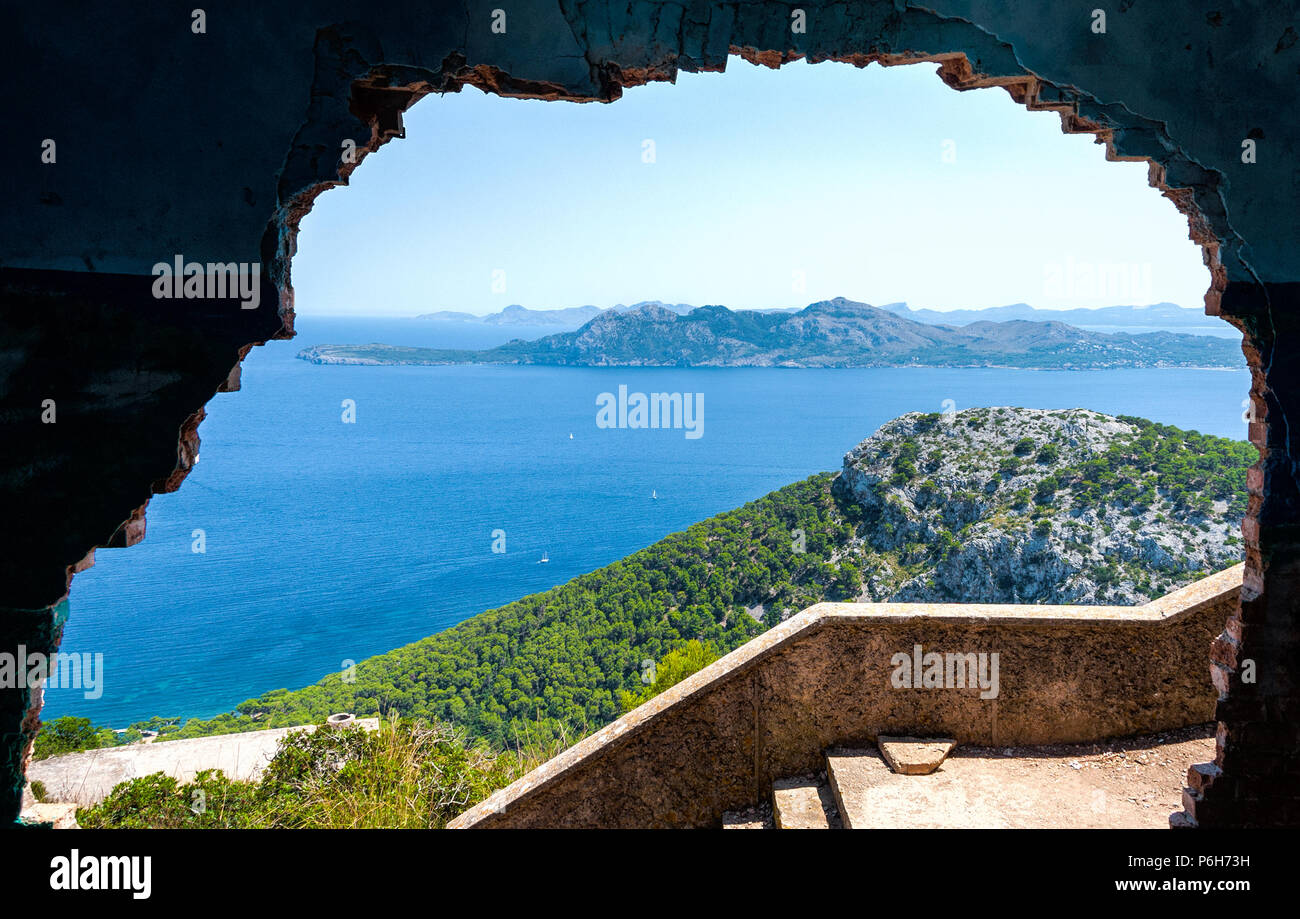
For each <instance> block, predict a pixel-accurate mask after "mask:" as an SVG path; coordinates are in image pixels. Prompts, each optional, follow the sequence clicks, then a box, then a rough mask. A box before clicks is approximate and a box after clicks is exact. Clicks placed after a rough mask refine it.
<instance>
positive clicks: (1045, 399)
mask: <svg viewBox="0 0 1300 919" xmlns="http://www.w3.org/2000/svg"><path fill="white" fill-rule="evenodd" d="M298 329H299V335H298V337H297V338H296V339H294V340H293V341H289V342H272V343H270V344H268V345H267V346H265V347H262V348H255V349H253V352H252V353H251V354H250V355H249V357H248V359H247V360H246V361H245V362H244V371H243V388H242V390H241V391H239V392H237V393H229V394H223V395H218V396H216V397H215V398H214V399H213V400H212V401H211V402H210V403H209V405H208V415H207V419H206V420H205V421H204V422H203V425H202V427H201V428H200V430H199V434H200V436H201V438H202V448H201V453H200V462H199V464H198V466H196V467H195V469H194V470H193V472H191V474H190V476H189V478H187V479H186V480H185V483H184V485H183V486H182V487H181V489H180V490H179V491H178V492H176V493H175V494H170V495H159V496H157V497H155V498H154V499H153V500H152V501H151V502H150V504H149V508H148V531H147V537H146V539H145V541H144V542H143V543H141V544H140V545H137V546H134V547H132V548H130V549H114V550H108V549H101V550H99V552H98V553H97V555H96V564H95V567H94V568H92V569H90V570H89V571H86V572H84V573H82V574H79V575H77V577H76V579H75V581H74V582H73V585H72V593H71V596H70V606H71V612H70V617H69V620H68V625H67V629H66V631H65V635H64V643H63V650H64V651H69V652H85V653H90V654H95V653H101V654H103V661H104V683H103V695H102V697H100V698H98V699H87V698H84V697H83V693H82V691H80V690H74V689H51V690H50V691H49V692H48V693H47V694H46V708H45V716H44V717H45V718H46V719H47V720H48V719H50V718H54V717H57V716H59V715H64V714H77V715H84V716H87V717H90V718H91V719H92V720H93V721H94V722H95V723H97V724H108V725H111V726H114V727H121V726H125V725H126V724H128V723H130V722H132V721H136V720H140V719H144V718H147V717H150V716H152V715H166V716H177V715H179V716H186V717H190V716H200V717H207V716H211V715H214V714H217V713H219V712H223V711H229V710H231V709H232V708H233V707H234V706H235V705H237V704H238V703H240V702H242V701H244V700H245V699H248V698H250V697H253V696H256V695H259V694H261V693H262V692H265V691H267V690H270V689H276V688H279V687H289V688H296V687H300V686H304V685H307V684H310V683H313V682H315V681H316V680H318V679H319V678H320V677H321V676H323V675H324V674H325V673H327V672H330V671H336V670H338V669H339V668H340V667H341V666H342V665H343V662H344V661H345V660H356V661H359V660H361V659H362V658H365V657H368V656H370V655H374V654H379V653H381V652H384V651H387V650H390V649H392V648H395V647H398V646H400V645H403V644H406V643H408V642H411V641H415V640H416V639H419V638H422V637H424V636H426V635H429V634H432V633H434V632H438V631H440V630H442V629H445V628H447V627H449V626H452V625H454V624H456V623H458V622H460V621H462V620H464V619H465V618H467V617H469V616H473V615H475V614H476V613H479V612H482V611H483V610H486V609H491V608H493V607H496V606H500V605H502V604H505V603H508V602H510V601H511V600H515V599H517V598H519V597H521V596H524V595H526V594H529V593H532V592H535V591H538V590H543V589H546V588H549V587H551V586H553V585H556V584H560V583H563V582H564V581H567V580H568V579H570V578H572V577H574V576H575V575H578V574H582V573H584V572H588V571H591V570H593V569H595V568H599V567H600V566H602V565H605V564H608V563H610V562H612V561H615V560H617V559H619V558H622V557H623V556H625V555H627V554H628V553H630V552H633V551H635V550H637V549H640V548H643V547H645V546H647V545H650V544H651V543H653V542H655V541H656V540H658V539H660V538H661V537H663V536H664V535H666V534H668V533H671V532H673V531H675V530H680V529H682V528H684V527H686V526H688V525H689V524H691V523H694V522H696V521H698V520H702V519H704V518H705V517H708V516H710V515H712V514H716V513H718V512H720V511H724V510H727V509H729V508H733V507H736V506H738V505H740V504H743V503H745V502H746V501H750V500H752V499H754V498H757V497H759V496H761V495H763V494H766V493H767V492H769V491H772V490H773V489H776V488H779V487H781V486H783V485H786V484H788V483H790V482H793V481H796V480H798V479H801V478H804V477H806V476H808V475H811V474H813V473H815V472H820V471H823V470H833V469H838V468H839V466H840V462H841V458H842V457H843V455H844V453H845V452H846V451H847V450H849V449H850V448H851V447H853V446H854V445H855V444H857V443H858V442H859V441H861V440H862V439H864V438H865V437H867V436H868V435H870V434H871V433H872V432H873V431H874V430H875V429H876V428H877V427H878V426H879V425H880V424H881V423H883V422H885V421H887V420H889V419H890V418H893V417H895V416H897V415H899V414H901V413H903V412H908V411H942V410H944V408H945V407H955V408H956V409H964V408H970V407H975V406H988V405H1018V406H1028V407H1035V408H1073V407H1087V408H1092V409H1096V410H1098V411H1102V412H1108V413H1113V414H1132V415H1141V416H1144V417H1147V418H1151V419H1154V420H1156V421H1161V422H1165V423H1168V424H1174V425H1178V426H1180V427H1184V428H1193V429H1197V430H1200V431H1205V432H1208V433H1213V434H1219V435H1222V436H1225V437H1233V438H1244V437H1245V432H1246V428H1245V423H1244V422H1243V420H1242V411H1243V406H1242V400H1243V399H1245V397H1246V394H1247V391H1248V389H1249V377H1248V374H1247V372H1246V370H1245V366H1244V361H1243V366H1242V369H1241V370H1240V371H1197V370H1112V371H1091V372H1071V371H1051V372H1038V371H1018V370H935V369H885V370H882V369H874V370H790V369H643V370H626V369H575V368H542V367H475V366H464V367H347V366H318V365H314V364H309V363H307V362H305V361H300V360H297V359H295V357H294V355H295V354H296V353H297V351H298V350H299V349H300V348H303V347H306V346H308V345H312V344H319V343H326V342H331V343H357V342H372V341H376V342H388V343H392V344H408V345H425V346H439V347H470V348H478V347H488V346H491V345H494V344H499V343H501V342H504V341H506V340H508V339H510V338H515V337H520V338H534V337H538V336H540V335H542V334H547V333H548V332H550V331H554V330H553V329H529V328H519V327H513V328H498V327H493V326H482V325H466V324H456V323H442V322H431V321H428V320H415V319H389V320H384V319H373V318H370V319H325V318H312V317H299V319H298ZM620 385H626V386H627V387H628V390H629V391H632V392H635V391H644V392H651V391H654V392H681V393H702V394H703V406H704V412H703V436H702V437H700V438H698V439H691V438H687V437H686V436H684V433H685V432H684V431H682V430H673V429H664V430H630V429H617V428H616V429H602V428H598V427H597V426H596V422H595V418H596V399H597V396H598V395H599V394H600V393H602V392H616V391H617V390H618V387H619V386H620ZM345 400H353V401H354V403H355V423H344V421H343V420H342V416H343V414H344V411H345V410H344V408H343V403H344V401H345ZM946 400H951V402H950V403H948V402H946ZM652 495H657V497H652ZM124 512H125V511H124ZM198 530H201V531H202V537H201V538H202V540H203V542H204V544H205V545H204V551H203V552H201V553H199V552H195V551H194V545H195V542H196V540H197V539H198V538H199V536H198V535H196V532H195V531H198ZM494 531H504V534H505V535H504V538H505V549H506V551H505V552H504V553H497V552H493V551H492V548H493V543H494ZM499 535H500V534H499V533H498V534H497V536H498V537H499ZM496 541H497V542H498V545H499V539H497V540H496ZM544 553H545V554H546V556H547V557H548V558H549V561H548V562H547V563H545V564H542V563H540V559H541V558H542V556H543V554H544Z"/></svg>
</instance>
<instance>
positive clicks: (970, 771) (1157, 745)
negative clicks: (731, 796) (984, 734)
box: [726, 724, 1215, 829]
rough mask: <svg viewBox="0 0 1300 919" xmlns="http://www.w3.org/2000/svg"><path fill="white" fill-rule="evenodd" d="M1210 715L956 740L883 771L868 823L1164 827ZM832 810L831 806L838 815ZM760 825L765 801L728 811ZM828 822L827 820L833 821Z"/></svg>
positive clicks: (733, 820) (1205, 739)
mask: <svg viewBox="0 0 1300 919" xmlns="http://www.w3.org/2000/svg"><path fill="white" fill-rule="evenodd" d="M1214 744H1215V740H1214V725H1212V724H1210V725H1199V726H1195V727H1189V728H1182V729H1180V730H1177V731H1168V732H1165V733H1163V734H1156V735H1145V736H1139V737H1132V738H1126V739H1121V740H1112V741H1107V742H1104V743H1090V744H1072V745H1065V744H1056V745H1052V746H1043V747H1010V748H1001V747H998V748H989V747H969V746H968V747H958V748H957V749H956V750H955V751H954V752H953V753H952V754H951V755H950V756H949V757H948V758H947V759H946V760H945V761H944V763H943V765H942V766H940V767H939V769H938V770H937V771H936V772H933V773H931V774H930V775H896V774H894V773H892V772H890V773H888V774H887V775H886V776H885V778H884V780H883V781H880V782H879V783H878V784H875V785H873V786H872V787H871V788H870V789H869V790H867V791H866V792H864V793H863V794H862V796H861V798H860V801H862V802H864V803H865V807H864V808H863V809H862V813H860V814H859V815H858V817H857V819H856V820H855V821H854V823H855V825H862V826H864V827H865V828H869V829H959V828H1005V829H1029V828H1043V829H1051V828H1057V827H1060V828H1085V829H1127V828H1137V829H1142V828H1150V829H1167V828H1168V826H1169V815H1170V814H1172V813H1175V812H1176V811H1179V810H1181V809H1182V789H1183V785H1184V784H1185V783H1186V775H1187V769H1188V767H1189V766H1191V765H1192V764H1193V763H1200V762H1208V761H1210V760H1212V759H1213V758H1214ZM839 817H840V815H838V814H837V815H835V818H836V821H837V822H839ZM726 825H727V826H728V827H729V828H732V829H766V828H770V827H771V826H772V825H773V824H772V809H771V803H770V802H764V804H762V805H760V806H759V807H756V808H753V809H751V810H749V811H746V812H743V813H740V814H735V815H731V817H730V819H729V820H728V821H726ZM832 825H835V824H832Z"/></svg>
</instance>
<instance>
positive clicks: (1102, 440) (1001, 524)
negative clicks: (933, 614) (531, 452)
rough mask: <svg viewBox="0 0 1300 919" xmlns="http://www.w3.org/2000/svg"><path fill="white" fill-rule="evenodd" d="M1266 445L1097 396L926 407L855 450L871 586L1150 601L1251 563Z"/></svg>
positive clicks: (959, 598)
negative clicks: (1079, 400) (1107, 411)
mask: <svg viewBox="0 0 1300 919" xmlns="http://www.w3.org/2000/svg"><path fill="white" fill-rule="evenodd" d="M1253 453H1254V451H1253V448H1251V447H1249V446H1248V445H1247V444H1244V443H1236V442H1232V441H1226V440H1223V439H1221V438H1215V437H1205V436H1203V435H1200V434H1197V433H1195V432H1185V431H1180V430H1178V429H1176V428H1171V427H1166V426H1164V425H1157V424H1154V423H1152V422H1150V421H1146V420H1144V419H1138V418H1114V417H1111V416H1108V415H1103V414H1100V413H1098V412H1093V411H1088V410H1085V409H1076V410H1071V411H1039V410H1036V409H1023V408H980V409H970V410H967V411H963V412H955V413H950V414H944V415H935V414H929V415H923V414H910V415H904V416H903V417H901V418H898V419H895V420H894V421H891V422H889V423H888V424H886V425H884V426H883V427H881V428H880V430H878V431H877V432H876V433H875V434H873V435H872V436H871V437H869V438H868V439H867V440H865V441H863V442H862V443H860V444H859V445H858V446H857V447H855V448H854V449H853V450H851V451H850V452H849V453H848V455H847V456H845V458H844V467H843V469H842V471H841V472H840V475H839V478H838V479H837V481H836V483H835V488H836V490H837V492H838V493H839V494H840V495H842V496H843V497H844V498H845V499H847V500H848V501H850V502H851V503H852V504H853V505H856V506H857V507H858V508H860V509H861V510H862V512H863V513H864V515H865V516H864V521H863V524H862V526H861V527H860V536H859V540H858V541H856V544H855V546H854V547H853V548H852V549H850V550H848V552H847V555H849V556H850V557H853V556H856V557H857V558H859V559H861V561H862V564H863V568H864V572H863V573H864V582H865V583H864V589H863V592H862V595H863V597H864V598H867V599H870V598H876V599H890V600H898V601H936V602H937V601H954V602H965V603H976V602H988V603H1108V604H1114V603H1122V604H1129V603H1141V602H1144V601H1145V600H1147V599H1149V598H1151V597H1153V596H1158V595H1160V594H1162V593H1164V592H1166V591H1167V590H1169V589H1173V588H1174V587H1176V586H1179V585H1181V584H1184V583H1187V582H1188V581H1191V580H1194V579H1196V578H1198V577H1201V576H1203V575H1205V574H1209V573H1211V572H1214V571H1218V570H1221V569H1223V568H1226V567H1228V566H1229V565H1233V564H1236V563H1237V562H1239V561H1241V557H1242V548H1241V544H1240V528H1241V517H1242V514H1243V513H1244V511H1245V495H1246V488H1245V467H1246V465H1247V464H1249V463H1250V462H1251V461H1253V459H1254V456H1253Z"/></svg>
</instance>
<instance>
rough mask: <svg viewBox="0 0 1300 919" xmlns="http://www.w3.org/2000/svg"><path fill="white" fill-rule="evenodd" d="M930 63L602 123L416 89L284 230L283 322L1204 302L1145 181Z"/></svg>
mask: <svg viewBox="0 0 1300 919" xmlns="http://www.w3.org/2000/svg"><path fill="white" fill-rule="evenodd" d="M934 70H935V65H932V64H918V65H913V66H909V67H895V68H889V69H884V68H881V67H879V66H874V65H873V66H872V67H869V68H867V69H865V70H857V69H855V68H853V67H851V66H849V65H847V64H834V63H827V64H818V65H815V66H811V65H807V64H804V63H796V64H792V65H788V66H786V67H784V68H782V69H781V70H780V71H772V70H768V69H766V68H758V67H754V66H752V65H750V64H747V63H745V62H744V61H741V60H739V59H735V58H733V59H732V60H731V61H730V62H729V64H728V72H727V73H725V74H681V75H680V77H679V78H678V81H677V84H676V85H670V84H664V83H658V84H653V85H650V86H644V87H639V88H636V89H631V90H628V91H627V92H626V93H625V94H624V97H623V98H622V99H621V100H620V101H618V102H616V103H613V104H611V105H601V104H596V103H588V104H582V105H577V104H573V103H566V102H557V103H547V102H530V101H521V100H517V99H501V98H498V97H496V96H489V95H484V94H483V93H480V92H479V91H478V90H474V89H466V90H464V91H463V92H461V93H459V94H452V95H447V96H443V97H437V96H431V97H428V98H426V99H424V100H423V101H422V102H420V103H418V104H417V105H416V106H415V107H414V108H413V109H412V110H411V111H409V112H408V113H407V114H406V129H407V130H406V134H407V136H406V138H405V139H404V140H395V141H392V142H391V143H389V144H388V145H387V146H385V147H383V148H382V149H380V151H379V152H378V153H374V154H371V155H370V156H369V157H367V158H366V160H365V162H364V163H362V165H361V166H360V167H359V168H358V169H357V170H356V172H354V173H353V175H352V180H351V185H350V187H348V188H346V189H335V190H332V191H329V192H327V193H325V194H324V195H322V196H321V197H319V198H318V199H317V201H316V205H315V207H314V209H313V210H312V212H311V214H309V215H308V216H307V218H306V219H305V220H304V221H303V224H302V233H301V235H300V237H299V251H298V255H297V256H296V257H295V259H294V265H293V280H294V287H295V289H296V294H297V296H296V305H297V308H298V310H299V311H300V312H301V313H303V314H305V315H311V314H371V315H381V316H384V315H386V316H399V315H410V314H414V313H420V312H430V311H433V310H442V309H445V310H464V311H468V312H474V313H487V312H493V311H496V310H499V309H501V308H503V307H505V306H507V305H509V304H512V303H520V304H522V305H524V306H527V307H531V308H534V309H542V308H554V307H563V306H580V305H583V304H595V305H597V306H601V307H607V306H612V305H613V304H615V303H633V302H636V301H638V300H664V301H669V302H685V303H693V304H696V305H700V304H705V303H721V304H724V305H726V306H730V307H732V308H735V309H742V308H764V307H789V306H804V305H806V304H808V303H811V302H814V301H816V300H821V299H827V298H830V297H834V296H846V297H850V298H852V299H857V300H864V301H867V302H870V303H876V304H883V303H888V302H891V301H898V300H905V301H907V302H908V303H910V304H911V305H913V306H916V307H929V308H933V309H956V308H961V307H984V306H998V305H1002V304H1005V303H1015V302H1021V301H1023V302H1027V303H1031V304H1033V305H1035V306H1041V307H1052V308H1065V307H1075V306H1100V305H1108V304H1111V303H1149V302H1157V301H1161V300H1170V301H1173V302H1175V303H1178V304H1180V305H1182V306H1192V307H1197V308H1200V306H1201V303H1202V296H1203V295H1204V293H1205V289H1206V287H1207V285H1208V282H1209V275H1208V273H1207V272H1206V270H1205V268H1204V267H1203V266H1202V264H1201V254H1200V250H1199V249H1198V248H1197V247H1196V246H1194V245H1193V244H1192V243H1191V242H1190V241H1189V240H1188V238H1187V224H1186V221H1185V220H1184V218H1183V217H1182V216H1181V215H1180V214H1179V213H1178V212H1177V210H1176V209H1175V208H1174V206H1173V204H1172V203H1170V202H1169V201H1167V200H1165V199H1164V198H1163V197H1162V196H1161V195H1160V194H1159V192H1157V191H1156V190H1155V189H1153V188H1150V187H1149V186H1148V185H1147V182H1146V174H1147V167H1146V164H1145V163H1108V162H1106V159H1105V152H1104V149H1103V148H1102V147H1101V146H1099V145H1096V144H1095V143H1094V142H1093V138H1092V137H1091V135H1077V136H1066V135H1063V134H1062V133H1061V129H1060V119H1059V118H1058V117H1057V116H1056V115H1055V114H1052V113H1047V112H1039V113H1030V112H1028V111H1026V110H1025V109H1024V108H1022V107H1021V106H1018V105H1016V104H1015V103H1014V102H1012V101H1011V98H1010V97H1009V96H1008V95H1007V94H1006V93H1005V92H1004V91H1003V90H1000V89H984V90H977V91H974V92H967V93H958V92H954V91H953V90H951V89H949V88H948V87H947V86H945V85H944V84H943V83H942V82H941V81H940V80H939V78H938V77H937V76H935V74H934ZM647 140H652V141H653V142H654V150H653V153H654V162H651V163H648V162H645V161H644V160H645V158H646V153H645V143H644V142H645V141H647ZM497 272H504V275H502V274H499V273H497ZM494 273H497V274H494ZM494 277H495V278H496V279H497V285H496V286H497V287H498V288H499V287H500V286H502V283H501V282H502V281H504V290H503V291H502V290H497V289H494V284H493V279H494ZM801 279H802V285H803V286H802V288H801V287H800V280H801ZM1107 285H1109V287H1107Z"/></svg>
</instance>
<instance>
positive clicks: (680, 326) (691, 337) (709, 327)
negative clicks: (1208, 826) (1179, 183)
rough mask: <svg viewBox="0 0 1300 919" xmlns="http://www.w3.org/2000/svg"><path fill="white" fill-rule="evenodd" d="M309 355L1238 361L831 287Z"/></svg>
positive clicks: (1203, 347) (683, 361)
mask: <svg viewBox="0 0 1300 919" xmlns="http://www.w3.org/2000/svg"><path fill="white" fill-rule="evenodd" d="M298 356H299V357H300V358H302V359H303V360H308V361H312V362H314V363H318V364H470V363H481V364H545V365H553V366H574V367H906V366H913V367H1017V368H1026V369H1098V368H1110V367H1240V366H1241V365H1242V356H1241V347H1240V345H1239V344H1238V343H1237V342H1234V341H1232V340H1230V339H1222V338H1214V337H1210V336H1205V335H1185V334H1178V333H1173V332H1150V333H1146V334H1142V335H1130V334H1126V333H1119V334H1107V333H1104V332H1088V331H1085V330H1083V329H1078V328H1075V327H1074V326H1070V325H1066V324H1065V323H1061V322H1034V321H1028V320H1012V321H1008V322H988V321H980V322H972V323H970V324H968V325H963V326H960V327H953V326H944V325H933V324H927V323H924V322H917V321H915V320H913V319H908V318H906V317H904V316H900V315H898V314H896V313H893V312H890V311H888V310H883V309H877V308H876V307H874V306H871V305H869V304H866V303H858V302H856V301H853V300H846V299H844V298H842V297H839V298H836V299H834V300H825V301H822V302H819V303H813V304H811V305H810V306H808V307H806V308H804V309H802V310H799V311H798V312H795V313H782V312H760V311H755V310H736V311H733V310H729V309H727V308H726V307H725V306H702V307H699V308H697V309H694V310H691V312H689V313H687V314H685V315H682V314H680V313H678V312H675V311H674V310H671V309H666V308H664V307H663V306H659V305H656V304H646V305H643V306H640V307H638V308H636V309H633V310H629V311H627V312H620V311H618V310H606V311H605V312H603V313H600V314H598V315H597V316H595V317H593V318H592V319H591V320H590V321H588V322H586V323H585V324H584V325H583V326H582V327H581V328H579V329H577V330H576V331H572V332H560V333H557V334H554V335H547V336H546V337H544V338H540V339H537V340H535V341H523V340H515V341H511V342H509V343H507V344H504V345H500V346H499V347H496V348H489V349H487V350H483V351H463V350H461V351H457V350H442V349H435V348H406V347H396V346H392V345H382V344H370V345H316V346H315V347H312V348H306V349H304V350H303V351H301V352H300V353H299V354H298Z"/></svg>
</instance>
